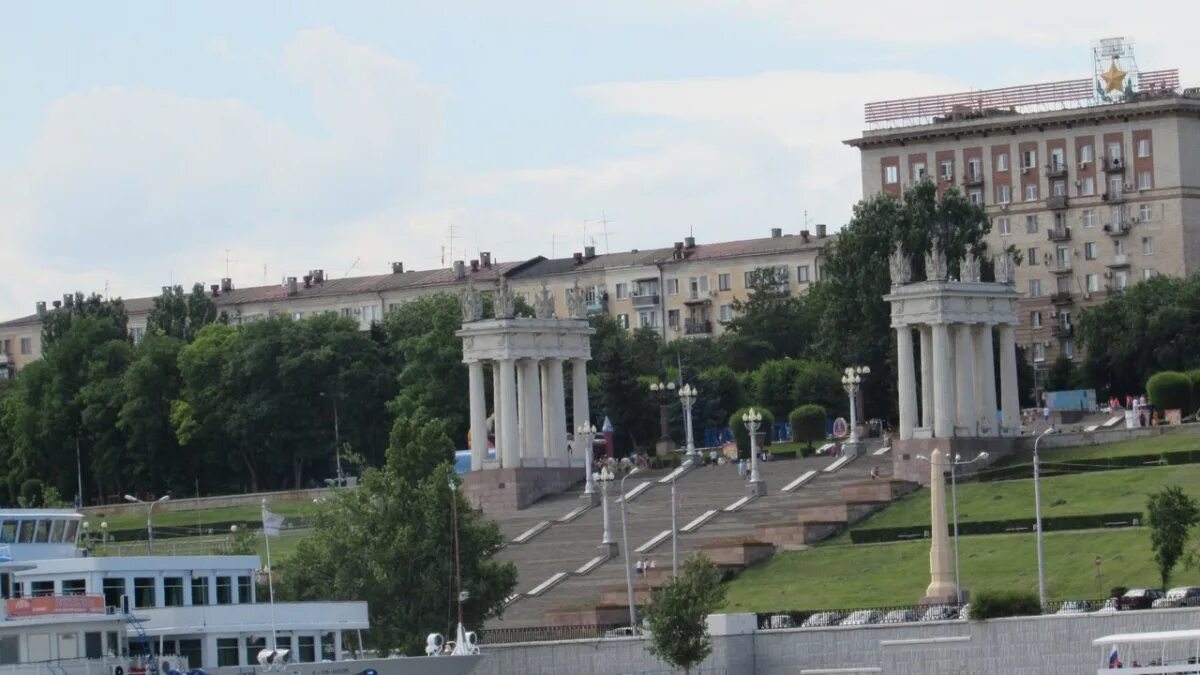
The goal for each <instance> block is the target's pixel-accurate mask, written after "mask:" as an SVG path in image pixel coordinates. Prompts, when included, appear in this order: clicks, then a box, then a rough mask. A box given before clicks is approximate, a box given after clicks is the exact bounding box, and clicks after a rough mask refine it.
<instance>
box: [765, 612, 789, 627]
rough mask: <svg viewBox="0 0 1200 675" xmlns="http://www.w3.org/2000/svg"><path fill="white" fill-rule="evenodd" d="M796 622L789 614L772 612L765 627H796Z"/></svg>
mask: <svg viewBox="0 0 1200 675" xmlns="http://www.w3.org/2000/svg"><path fill="white" fill-rule="evenodd" d="M795 627H796V622H795V620H793V619H792V617H791V616H789V615H787V614H772V615H771V616H770V618H769V619H767V625H766V626H764V628H795Z"/></svg>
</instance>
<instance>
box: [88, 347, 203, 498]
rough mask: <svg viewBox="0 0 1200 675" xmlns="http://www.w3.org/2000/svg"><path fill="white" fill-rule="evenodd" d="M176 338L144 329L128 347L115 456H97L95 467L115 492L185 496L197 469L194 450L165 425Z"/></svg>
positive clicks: (175, 387)
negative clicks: (120, 442) (121, 441)
mask: <svg viewBox="0 0 1200 675" xmlns="http://www.w3.org/2000/svg"><path fill="white" fill-rule="evenodd" d="M183 348H184V342H183V340H182V339H181V338H177V337H172V336H170V335H167V334H158V333H149V334H147V335H146V337H145V339H143V340H142V341H141V343H140V344H138V346H137V348H136V349H135V350H134V354H133V360H132V362H131V363H130V364H129V366H128V367H127V368H126V369H125V371H124V373H123V374H122V375H121V377H120V380H119V383H115V384H117V386H119V387H120V389H121V394H120V398H119V399H118V400H120V401H121V405H120V408H119V410H118V411H117V413H116V415H115V425H114V426H115V428H116V429H118V430H119V431H121V432H122V433H123V434H124V436H125V442H126V445H125V448H124V451H125V452H123V453H122V454H121V455H118V456H113V457H104V458H97V460H96V466H95V470H96V471H97V473H98V474H100V475H102V476H103V481H104V482H105V483H106V484H109V485H112V486H114V487H115V488H116V491H117V492H123V491H124V489H125V487H126V486H128V487H131V488H133V489H136V488H134V487H133V486H138V487H144V488H149V489H152V490H154V491H155V492H159V493H163V492H166V491H170V492H173V493H176V494H190V493H191V491H192V486H193V484H194V482H195V481H196V479H197V477H198V476H199V473H200V469H201V467H200V465H199V463H198V462H196V461H195V460H196V455H195V454H194V453H184V452H182V449H181V448H180V445H179V440H178V439H177V438H176V436H175V433H174V430H173V429H172V428H171V402H172V401H175V400H177V399H178V398H179V396H180V391H181V389H182V387H183V381H182V378H181V376H180V373H179V354H180V352H181V351H183Z"/></svg>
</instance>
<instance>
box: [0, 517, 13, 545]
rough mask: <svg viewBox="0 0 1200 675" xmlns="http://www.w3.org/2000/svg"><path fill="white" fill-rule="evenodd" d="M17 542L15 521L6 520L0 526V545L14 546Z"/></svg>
mask: <svg viewBox="0 0 1200 675" xmlns="http://www.w3.org/2000/svg"><path fill="white" fill-rule="evenodd" d="M16 542H17V521H15V520H6V521H4V523H3V524H0V544H15V543H16Z"/></svg>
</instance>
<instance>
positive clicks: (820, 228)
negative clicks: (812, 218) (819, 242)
mask: <svg viewBox="0 0 1200 675" xmlns="http://www.w3.org/2000/svg"><path fill="white" fill-rule="evenodd" d="M825 232H826V228H825V223H818V224H817V239H824V238H825Z"/></svg>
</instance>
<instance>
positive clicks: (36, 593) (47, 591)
mask: <svg viewBox="0 0 1200 675" xmlns="http://www.w3.org/2000/svg"><path fill="white" fill-rule="evenodd" d="M29 595H31V596H33V597H35V598H44V597H46V596H49V595H54V582H53V581H34V582H33V583H31V584H29Z"/></svg>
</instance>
